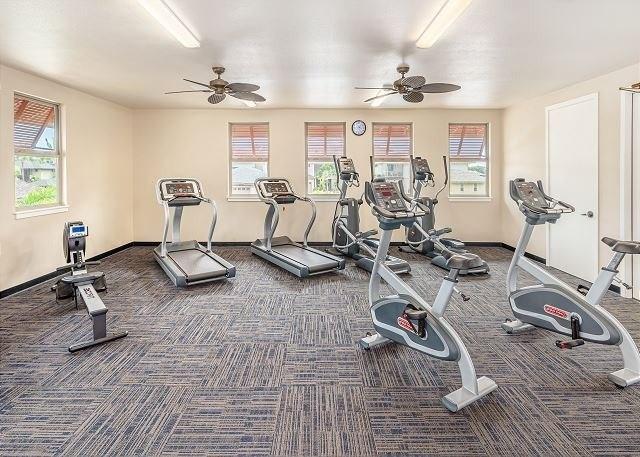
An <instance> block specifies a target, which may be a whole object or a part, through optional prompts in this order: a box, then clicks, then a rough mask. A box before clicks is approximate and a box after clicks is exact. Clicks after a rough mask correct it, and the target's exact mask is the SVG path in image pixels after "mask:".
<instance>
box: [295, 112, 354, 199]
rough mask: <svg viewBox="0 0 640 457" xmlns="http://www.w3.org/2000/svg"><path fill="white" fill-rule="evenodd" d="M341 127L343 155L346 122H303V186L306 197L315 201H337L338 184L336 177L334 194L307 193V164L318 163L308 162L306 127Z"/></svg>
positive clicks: (345, 150)
mask: <svg viewBox="0 0 640 457" xmlns="http://www.w3.org/2000/svg"><path fill="white" fill-rule="evenodd" d="M314 124H315V125H342V127H343V129H342V139H343V144H344V150H343V151H342V153H343V155H344V154H345V153H346V152H347V123H346V122H317V121H313V122H305V123H304V186H305V194H306V196H307V197H313V199H314V200H316V201H323V200H325V201H337V200H338V198H339V197H340V190H339V189H340V183H339V182H338V181H339V177H338V176H336V180H337V181H336V187H337V189H336V192H330V193H324V194H321V193H315V192H309V185H308V183H307V173H308V170H309V162H318V161H316V160H311V161H310V160H309V143H308V141H307V140H308V126H309V125H314Z"/></svg>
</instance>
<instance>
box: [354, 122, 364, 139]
mask: <svg viewBox="0 0 640 457" xmlns="http://www.w3.org/2000/svg"><path fill="white" fill-rule="evenodd" d="M351 131H352V132H353V133H354V135H358V136H360V135H364V132H366V131H367V124H365V123H364V121H355V122H354V123H353V124H352V125H351Z"/></svg>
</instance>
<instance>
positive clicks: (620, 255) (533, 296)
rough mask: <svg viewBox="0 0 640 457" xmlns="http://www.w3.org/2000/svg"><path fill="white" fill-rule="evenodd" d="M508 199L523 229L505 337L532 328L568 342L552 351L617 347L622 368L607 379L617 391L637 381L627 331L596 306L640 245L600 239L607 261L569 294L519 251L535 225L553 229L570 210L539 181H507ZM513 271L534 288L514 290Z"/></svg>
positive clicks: (639, 358) (639, 374)
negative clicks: (522, 219)
mask: <svg viewBox="0 0 640 457" xmlns="http://www.w3.org/2000/svg"><path fill="white" fill-rule="evenodd" d="M509 192H510V195H511V198H512V199H513V200H514V201H515V202H516V203H517V204H518V208H519V210H520V212H522V214H524V216H525V224H524V228H523V230H522V234H521V235H520V239H519V240H518V244H517V246H516V249H515V252H514V255H513V259H512V260H511V264H510V265H509V271H508V272H507V292H508V294H509V303H510V304H511V309H512V311H513V314H514V316H515V317H516V319H515V320H511V319H507V320H506V321H505V322H504V324H502V328H503V329H504V330H505V331H506V332H507V333H519V332H523V331H527V330H531V329H532V328H534V327H538V328H542V329H545V330H550V331H552V332H555V333H559V334H561V335H567V336H569V337H570V338H571V339H569V340H564V341H563V340H558V341H556V346H558V347H559V348H561V349H572V348H575V347H578V346H582V345H583V344H584V343H585V342H591V343H597V344H605V345H610V346H618V347H619V348H620V352H621V353H622V361H623V368H622V369H620V370H618V371H615V372H613V373H610V374H609V376H608V377H609V380H610V381H611V382H613V383H614V384H616V385H617V386H619V387H627V386H630V385H632V384H635V383H637V382H638V381H640V353H638V348H637V346H636V344H635V342H634V341H633V338H631V335H630V334H629V332H628V331H627V329H626V328H625V327H624V326H623V325H622V324H621V323H620V322H619V321H618V320H617V319H616V318H615V317H614V316H613V315H612V314H611V313H609V312H608V311H607V310H606V309H604V308H603V307H602V306H600V304H599V303H600V301H601V300H602V298H603V297H604V295H605V293H606V292H607V290H608V289H609V286H611V283H612V282H613V281H614V280H615V279H616V275H617V274H618V270H617V268H618V266H619V265H620V263H621V262H622V260H623V259H624V256H625V255H626V254H640V242H637V241H619V240H615V239H613V238H607V237H604V238H602V242H603V243H605V244H606V245H607V246H609V247H610V248H611V250H612V251H613V257H612V258H611V260H610V261H609V263H608V264H607V265H606V266H605V267H602V269H601V270H600V273H599V274H598V277H597V278H596V280H595V282H594V283H593V285H592V286H591V287H585V286H578V288H577V289H573V288H572V287H571V286H569V285H568V284H566V283H565V282H563V281H561V280H560V279H559V278H557V277H556V276H554V275H553V274H551V272H549V271H547V270H545V269H544V268H541V267H540V266H538V265H536V264H535V263H533V262H532V261H530V260H528V259H526V258H525V250H526V248H527V245H528V244H529V240H530V239H531V234H532V233H533V229H534V228H535V226H536V225H543V224H546V223H549V224H555V223H556V222H557V221H558V219H560V217H561V216H562V215H563V214H567V213H573V212H574V211H575V208H574V207H573V206H571V205H570V204H568V203H565V202H562V201H560V200H556V199H554V198H552V197H550V196H549V195H547V194H545V192H544V190H543V187H542V182H541V181H538V182H537V184H536V183H534V182H526V181H525V180H524V179H522V178H518V179H515V180H512V181H510V182H509ZM518 269H521V270H523V271H525V272H527V273H529V274H530V275H531V276H533V277H534V278H536V279H537V280H538V281H539V284H536V285H533V286H527V287H518V282H517V281H518Z"/></svg>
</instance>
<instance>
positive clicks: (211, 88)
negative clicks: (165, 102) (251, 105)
mask: <svg viewBox="0 0 640 457" xmlns="http://www.w3.org/2000/svg"><path fill="white" fill-rule="evenodd" d="M211 69H212V70H213V72H214V73H215V74H216V75H218V77H217V78H216V79H212V80H211V81H209V84H205V83H199V82H198V81H192V80H190V79H186V78H183V79H184V81H187V82H190V83H193V84H197V85H199V86H203V87H206V88H207V90H204V89H199V90H176V91H172V92H165V94H183V93H186V92H206V93H212V94H211V95H210V96H209V98H207V100H208V101H209V103H211V104H213V105H215V104H216V103H220V102H221V101H222V100H224V99H225V98H226V96H227V95H230V96H231V97H234V98H237V99H240V100H246V101H249V102H264V101H266V99H265V98H264V97H263V96H262V95H260V94H256V93H255V91H257V90H260V86H258V85H256V84H248V83H229V82H227V81H225V80H224V79H222V78H221V77H220V75H221V74H222V73H224V70H225V68H224V67H213V68H211Z"/></svg>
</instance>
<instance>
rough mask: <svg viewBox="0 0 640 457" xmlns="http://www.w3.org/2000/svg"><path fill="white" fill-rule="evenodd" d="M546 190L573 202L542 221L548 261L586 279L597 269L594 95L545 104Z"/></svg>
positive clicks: (596, 98)
mask: <svg viewBox="0 0 640 457" xmlns="http://www.w3.org/2000/svg"><path fill="white" fill-rule="evenodd" d="M546 114H547V178H548V179H547V190H546V193H547V194H549V195H551V196H552V197H554V198H556V199H558V200H563V201H565V202H567V203H569V204H571V205H573V206H575V208H576V211H575V213H573V214H566V215H564V216H563V217H562V218H561V219H560V220H559V221H558V222H557V223H556V224H547V227H548V231H547V234H548V236H547V264H548V265H549V266H552V267H554V268H557V269H559V270H562V271H565V272H567V273H569V274H572V275H574V276H577V277H578V278H581V279H584V280H586V281H590V282H593V280H594V279H595V277H596V275H597V273H598V269H599V266H598V94H592V95H588V96H586V97H580V98H577V99H574V100H569V101H567V102H564V103H560V104H557V105H553V106H549V107H547V109H546Z"/></svg>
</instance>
